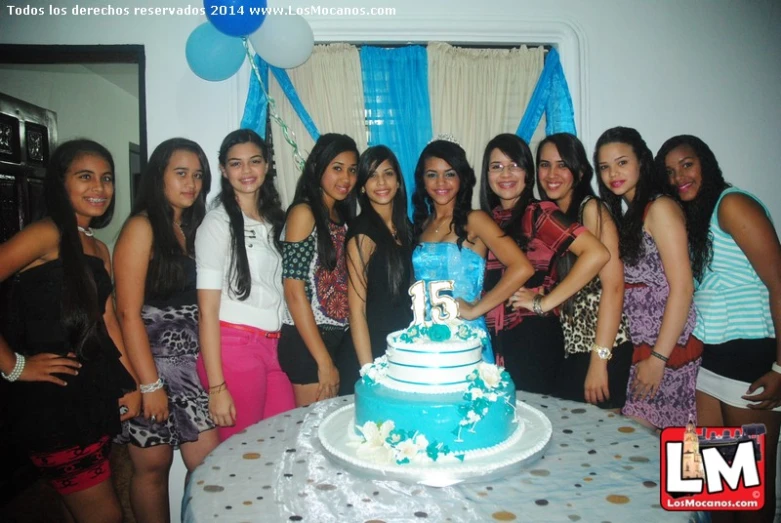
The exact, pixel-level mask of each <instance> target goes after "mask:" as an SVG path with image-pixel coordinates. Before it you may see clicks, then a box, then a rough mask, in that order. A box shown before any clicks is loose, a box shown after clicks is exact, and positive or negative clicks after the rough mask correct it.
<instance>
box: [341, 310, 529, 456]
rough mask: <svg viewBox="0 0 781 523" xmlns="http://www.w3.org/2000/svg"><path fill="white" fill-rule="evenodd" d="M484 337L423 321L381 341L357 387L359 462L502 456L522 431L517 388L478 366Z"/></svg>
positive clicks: (459, 325) (503, 375)
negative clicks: (378, 353)
mask: <svg viewBox="0 0 781 523" xmlns="http://www.w3.org/2000/svg"><path fill="white" fill-rule="evenodd" d="M484 336H485V334H484V333H483V332H481V331H478V330H476V329H473V328H471V327H470V326H468V325H466V324H465V323H463V322H461V321H459V320H451V321H447V322H437V323H434V322H431V321H425V322H422V323H416V324H413V325H411V326H410V327H408V328H407V329H404V330H401V331H397V332H394V333H392V334H390V335H389V336H388V338H387V343H388V347H387V351H386V353H385V356H383V357H381V358H378V359H377V360H375V361H374V363H372V364H369V365H366V366H364V368H363V369H361V376H362V377H361V379H360V380H359V381H358V383H357V384H356V387H355V419H354V427H353V429H354V431H355V434H356V436H357V438H358V441H359V443H358V445H357V455H358V456H360V457H363V458H365V459H367V460H369V461H372V462H375V463H395V464H397V465H405V464H410V463H412V464H416V465H421V464H434V463H439V462H446V461H451V460H461V461H464V460H468V459H469V457H470V455H474V454H476V453H479V454H480V455H484V454H485V453H486V452H491V451H492V450H494V449H495V450H500V449H501V448H502V444H503V443H505V442H507V441H509V440H510V439H511V438H514V439H518V438H519V437H520V434H521V433H522V432H523V421H522V420H521V419H520V418H519V417H518V416H516V400H515V384H514V383H513V381H512V379H511V378H510V375H509V374H508V373H507V372H506V371H505V370H504V369H502V368H501V367H498V366H496V365H493V364H488V363H485V362H483V360H482V357H481V352H482V346H483V339H484Z"/></svg>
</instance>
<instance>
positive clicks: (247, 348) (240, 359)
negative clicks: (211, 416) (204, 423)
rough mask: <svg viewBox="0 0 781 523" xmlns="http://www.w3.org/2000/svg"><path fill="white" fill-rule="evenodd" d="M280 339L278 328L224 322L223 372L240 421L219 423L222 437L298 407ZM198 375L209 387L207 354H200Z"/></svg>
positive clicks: (221, 344)
mask: <svg viewBox="0 0 781 523" xmlns="http://www.w3.org/2000/svg"><path fill="white" fill-rule="evenodd" d="M278 343H279V334H278V333H276V332H267V331H264V330H261V329H257V328H255V327H248V326H246V325H232V324H230V323H226V322H220V346H221V354H222V373H223V375H224V376H225V383H226V384H227V386H228V390H229V391H230V394H231V397H232V398H233V405H234V406H235V407H236V424H235V425H233V426H232V427H217V433H218V436H219V439H220V441H225V440H226V439H228V438H229V437H231V436H233V435H234V434H236V433H237V432H240V431H242V430H244V429H245V428H247V427H249V426H250V425H254V424H255V423H257V422H258V421H260V420H264V419H266V418H270V417H271V416H275V415H277V414H279V413H281V412H285V411H288V410H291V409H293V408H295V399H294V396H293V386H292V385H291V384H290V380H289V379H288V378H287V374H285V373H284V372H282V369H281V368H280V367H279V359H278V358H277V344H278ZM198 376H199V377H200V378H201V383H203V386H204V388H205V389H206V390H209V380H208V379H207V377H206V369H205V368H204V365H203V358H198ZM215 385H216V384H215Z"/></svg>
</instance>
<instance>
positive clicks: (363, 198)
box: [347, 145, 412, 300]
mask: <svg viewBox="0 0 781 523" xmlns="http://www.w3.org/2000/svg"><path fill="white" fill-rule="evenodd" d="M385 161H388V162H389V163H390V165H391V168H392V169H393V171H394V172H395V173H396V179H397V180H398V182H399V188H398V190H397V191H396V195H395V196H394V197H393V213H392V216H391V221H392V222H393V226H394V227H395V228H396V234H397V236H398V241H399V242H400V243H401V246H400V248H399V246H398V244H397V243H396V239H394V238H393V235H392V234H391V232H390V231H389V230H388V227H387V226H386V225H385V222H384V220H383V219H382V218H381V217H380V215H379V214H377V211H375V210H374V207H373V206H372V204H371V201H370V200H369V197H368V196H367V195H366V193H365V192H364V193H361V189H362V188H363V187H364V186H365V185H366V182H367V181H368V180H369V179H370V178H371V177H372V175H373V174H374V172H375V171H376V170H377V168H378V167H379V166H380V165H381V164H382V163H383V162H385ZM355 190H356V191H357V192H358V194H359V196H358V204H359V205H360V207H361V215H360V216H359V217H358V219H365V220H367V221H368V222H369V223H370V224H371V225H372V228H373V229H374V230H376V231H377V232H378V236H377V237H376V238H374V240H375V241H376V250H375V252H377V250H382V251H384V252H386V253H387V260H388V265H387V267H384V269H385V272H386V275H387V278H388V288H390V290H391V298H392V299H393V300H396V299H398V298H399V296H402V295H406V293H407V287H408V285H409V282H408V281H406V280H404V267H405V265H409V261H408V260H405V259H404V257H405V256H409V251H410V248H411V245H412V228H411V227H410V223H409V220H408V219H407V189H406V187H405V185H404V178H403V177H402V175H401V167H400V166H399V161H398V159H397V158H396V155H395V154H393V151H391V150H390V149H389V148H387V147H385V146H384V145H377V146H374V147H369V148H368V149H366V150H365V151H364V152H363V154H361V157H360V158H359V159H358V180H357V182H356V184H355ZM352 237H353V234H351V233H350V231H348V232H347V241H349V240H350V239H351V238H352ZM361 261H362V265H363V267H366V268H368V265H369V260H361ZM364 276H366V275H365V274H364ZM363 298H364V300H365V299H366V297H365V296H364V297H363Z"/></svg>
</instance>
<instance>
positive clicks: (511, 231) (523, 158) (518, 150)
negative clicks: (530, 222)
mask: <svg viewBox="0 0 781 523" xmlns="http://www.w3.org/2000/svg"><path fill="white" fill-rule="evenodd" d="M494 149H499V150H500V151H502V153H504V154H505V155H506V156H507V157H508V158H510V160H512V161H513V162H515V163H517V164H518V166H519V167H520V168H521V169H523V170H524V172H525V173H526V175H525V176H524V180H523V182H524V188H523V191H522V192H521V196H520V197H519V198H518V201H517V202H516V203H515V206H513V210H512V215H511V216H510V219H509V220H508V221H507V222H506V223H505V224H504V229H503V230H504V232H505V234H507V235H508V236H510V237H511V238H512V239H513V241H515V243H516V244H518V246H519V247H520V248H521V249H523V250H524V251H525V250H526V246H527V245H528V243H529V238H526V236H524V234H523V230H522V228H521V227H520V220H521V218H522V217H523V213H524V212H525V211H526V207H527V206H528V205H529V204H530V203H531V202H533V201H534V160H533V158H532V152H531V149H529V144H527V143H526V142H525V141H523V140H522V139H521V138H520V137H518V136H517V135H514V134H510V133H503V134H499V135H497V136H495V137H494V138H493V139H492V140H491V141H490V142H488V145H486V146H485V152H484V153H483V172H482V174H481V176H480V207H481V208H482V209H483V210H484V211H485V212H487V213H488V214H491V211H493V209H494V208H495V207H497V206H498V205H499V197H498V196H497V195H496V193H495V192H494V191H493V190H491V185H490V184H489V183H488V167H489V165H490V163H491V152H492V151H493V150H494Z"/></svg>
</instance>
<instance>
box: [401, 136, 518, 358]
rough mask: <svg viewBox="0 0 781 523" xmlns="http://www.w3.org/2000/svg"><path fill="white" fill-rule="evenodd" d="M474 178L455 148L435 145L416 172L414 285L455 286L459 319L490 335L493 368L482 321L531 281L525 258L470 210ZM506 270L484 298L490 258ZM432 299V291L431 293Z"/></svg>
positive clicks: (494, 227) (441, 142) (437, 142)
mask: <svg viewBox="0 0 781 523" xmlns="http://www.w3.org/2000/svg"><path fill="white" fill-rule="evenodd" d="M475 181H476V180H475V172H474V170H473V169H472V167H471V166H470V165H469V162H467V159H466V153H465V152H464V150H463V149H462V148H461V147H460V146H459V145H458V144H456V143H453V142H450V141H446V140H435V141H433V142H431V143H429V144H428V145H427V146H426V148H425V149H423V152H422V153H421V155H420V159H419V160H418V164H417V167H416V168H415V185H416V189H415V194H414V195H413V197H412V202H413V204H414V206H415V213H414V227H415V228H414V234H415V238H416V241H417V245H416V246H415V249H414V251H413V253H412V264H413V267H414V270H415V279H416V280H422V281H426V282H428V281H433V280H453V281H454V288H453V297H454V298H456V300H457V302H458V304H459V316H460V317H461V318H463V319H464V320H467V322H468V323H471V324H472V325H473V326H475V327H477V328H478V329H480V330H482V331H483V332H484V333H485V334H486V337H485V343H484V346H483V360H484V361H486V362H488V363H493V362H494V354H493V349H492V347H491V343H490V338H489V336H488V332H487V329H486V326H485V319H484V318H483V316H484V315H485V314H486V313H487V312H489V311H491V310H492V309H493V308H494V307H496V306H497V305H500V304H501V303H503V302H504V301H505V300H506V299H508V298H509V297H510V296H511V295H512V293H513V292H514V291H515V290H516V289H518V288H519V287H520V286H521V285H523V283H524V282H525V281H526V280H527V279H528V278H529V276H531V274H532V266H531V264H530V263H529V260H528V259H526V256H524V254H523V252H521V250H520V249H519V248H518V246H517V245H516V244H515V242H513V241H512V239H511V238H509V237H508V236H507V235H505V234H504V233H503V232H502V230H501V229H500V228H499V227H498V226H497V225H496V224H495V223H494V222H493V220H492V219H491V217H490V216H489V215H488V214H486V213H485V212H483V211H477V210H472V209H471V204H470V202H471V201H472V190H473V188H474V186H475ZM488 253H491V254H490V255H491V256H492V257H493V258H495V259H497V260H498V261H499V262H500V263H502V264H503V265H504V266H505V267H506V270H505V271H504V272H503V274H502V276H501V278H498V279H497V280H498V281H496V282H495V285H493V286H492V287H490V288H489V289H488V291H487V292H486V293H485V294H484V295H483V281H484V275H485V257H486V254H488ZM426 292H427V293H428V290H427V291H426Z"/></svg>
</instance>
